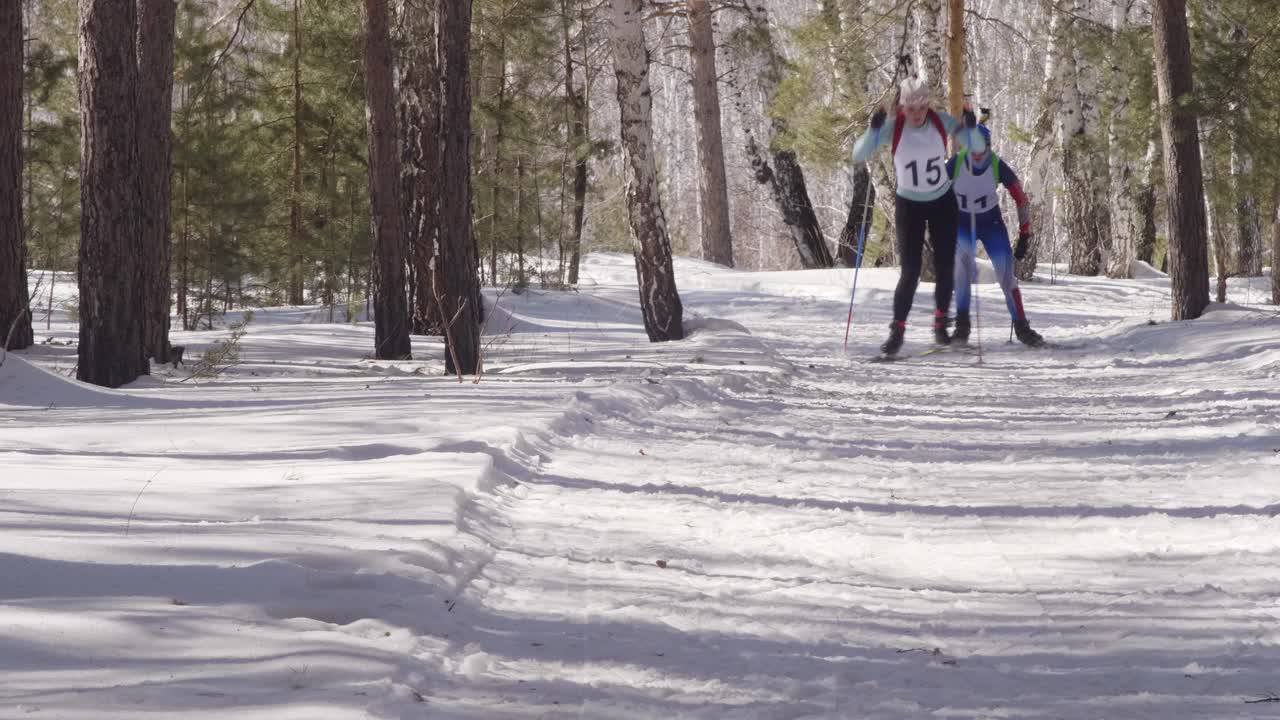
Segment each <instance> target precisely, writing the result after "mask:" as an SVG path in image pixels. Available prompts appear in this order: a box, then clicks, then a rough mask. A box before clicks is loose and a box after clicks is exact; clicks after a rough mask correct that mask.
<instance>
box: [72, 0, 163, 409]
mask: <svg viewBox="0 0 1280 720" xmlns="http://www.w3.org/2000/svg"><path fill="white" fill-rule="evenodd" d="M135 10H136V8H135V4H134V0H81V3H80V60H79V77H80V133H81V139H80V206H81V215H80V268H79V271H80V347H79V364H78V366H77V369H76V377H78V378H79V379H80V380H83V381H85V382H89V383H93V384H95V385H102V386H105V387H119V386H121V385H124V384H125V383H129V382H133V381H134V380H136V379H137V378H138V377H139V376H140V375H145V374H147V372H148V371H149V367H148V364H147V361H146V356H145V355H144V354H143V347H142V322H141V310H142V285H141V283H138V282H137V281H136V277H137V272H138V268H139V251H140V247H139V241H138V216H139V213H140V210H141V208H140V207H139V195H138V133H137V118H136V111H137V101H138V56H137V53H136V50H135V37H136V34H137V24H136V20H137V14H136V12H135Z"/></svg>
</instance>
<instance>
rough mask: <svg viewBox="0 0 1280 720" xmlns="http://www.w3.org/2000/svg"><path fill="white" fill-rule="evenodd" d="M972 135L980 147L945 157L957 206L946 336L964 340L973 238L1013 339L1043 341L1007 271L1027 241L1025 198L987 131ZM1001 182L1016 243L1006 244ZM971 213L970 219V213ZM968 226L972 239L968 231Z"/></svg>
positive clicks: (1035, 343)
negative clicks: (1014, 220) (1013, 216)
mask: <svg viewBox="0 0 1280 720" xmlns="http://www.w3.org/2000/svg"><path fill="white" fill-rule="evenodd" d="M978 134H979V135H980V136H981V137H982V139H983V140H984V141H986V142H985V147H984V149H982V150H979V149H977V147H976V145H977V143H976V142H975V143H974V145H975V147H974V149H972V150H968V151H964V150H961V151H960V152H959V153H958V154H957V155H956V156H955V157H953V158H951V159H950V160H948V161H947V176H948V177H950V178H951V179H952V183H953V185H952V189H953V191H954V192H955V196H956V203H957V206H958V208H959V210H960V222H959V232H958V233H957V236H956V262H955V272H956V278H955V285H956V330H955V334H954V335H953V336H952V338H953V339H954V340H955V341H956V342H957V343H967V342H968V341H969V328H970V324H969V280H970V278H971V277H973V275H974V273H975V272H976V270H977V260H976V259H975V258H976V255H977V253H978V240H981V241H982V246H983V247H984V248H986V251H987V256H988V257H990V258H991V264H992V265H993V266H994V267H995V270H996V277H997V278H998V279H999V282H1000V289H1001V290H1004V302H1005V305H1007V306H1008V308H1009V316H1010V317H1012V318H1013V331H1014V332H1015V333H1016V334H1017V336H1018V340H1020V341H1022V342H1023V343H1024V344H1026V345H1030V346H1032V347H1039V346H1041V345H1043V344H1044V338H1042V337H1040V334H1039V333H1037V332H1036V331H1035V330H1032V329H1031V323H1029V322H1027V313H1026V311H1025V310H1023V308H1022V291H1021V290H1019V289H1018V278H1017V277H1016V276H1015V275H1014V274H1013V261H1014V258H1017V259H1018V260H1021V259H1022V258H1023V257H1024V256H1025V255H1026V254H1027V248H1028V247H1029V246H1030V245H1031V201H1030V200H1028V199H1027V195H1026V193H1024V192H1023V191H1022V185H1021V184H1020V183H1019V182H1018V174H1017V173H1016V172H1014V170H1013V168H1012V167H1009V165H1008V164H1006V163H1005V162H1004V161H1003V160H1001V159H1000V156H999V155H998V154H997V153H996V152H995V151H994V150H987V149H986V148H989V147H990V145H991V131H990V130H989V129H987V126H986V125H979V126H978ZM997 185H1004V187H1005V190H1007V191H1008V192H1009V196H1010V197H1012V198H1013V202H1014V203H1015V204H1016V205H1017V206H1018V245H1017V249H1014V250H1011V249H1010V247H1009V231H1008V230H1007V229H1005V225H1004V219H1003V218H1002V217H1001V216H1000V199H999V197H997V195H996V186H997ZM971 212H972V213H973V215H974V217H973V218H972V221H971V219H970V217H969V215H970V213H971ZM971 225H973V226H974V227H976V230H977V237H976V238H975V237H974V234H973V232H971V231H970V226H971Z"/></svg>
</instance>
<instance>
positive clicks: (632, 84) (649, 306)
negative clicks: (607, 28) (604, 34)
mask: <svg viewBox="0 0 1280 720" xmlns="http://www.w3.org/2000/svg"><path fill="white" fill-rule="evenodd" d="M611 7H612V22H613V37H612V40H613V63H614V73H615V75H616V76H617V79H618V109H619V111H620V113H621V124H622V145H623V148H624V149H625V151H626V165H627V180H628V183H627V217H628V220H629V221H630V224H631V231H632V235H633V238H634V241H635V258H636V277H637V280H638V282H639V286H640V309H641V312H642V313H643V314H644V327H645V331H646V332H647V333H648V335H649V340H650V342H661V341H664V340H680V339H683V338H684V324H683V312H684V310H683V307H682V306H681V303H680V295H679V293H678V292H677V291H676V280H675V271H674V268H673V267H672V262H671V241H670V239H669V238H668V236H667V224H666V218H665V217H664V216H663V213H662V203H661V199H660V196H659V193H658V168H657V163H656V162H655V161H654V156H653V107H652V104H651V103H652V94H651V92H650V89H649V51H648V49H647V48H646V47H645V40H644V26H643V24H642V23H643V20H644V14H643V9H642V6H641V0H611Z"/></svg>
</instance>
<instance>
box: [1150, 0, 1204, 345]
mask: <svg viewBox="0 0 1280 720" xmlns="http://www.w3.org/2000/svg"><path fill="white" fill-rule="evenodd" d="M1151 27H1152V40H1153V45H1154V49H1155V60H1156V89H1157V92H1158V94H1159V98H1160V133H1161V136H1162V137H1163V140H1164V168H1165V172H1164V177H1165V186H1166V191H1167V194H1168V199H1169V275H1170V280H1171V284H1172V286H1173V307H1172V313H1171V314H1172V318H1173V319H1174V320H1191V319H1194V318H1198V317H1200V315H1201V314H1203V313H1204V310H1205V308H1206V307H1208V305H1209V257H1208V244H1207V241H1206V234H1207V229H1206V227H1205V215H1204V178H1203V176H1202V174H1201V168H1200V136H1199V131H1198V129H1197V127H1196V126H1197V119H1196V115H1195V111H1194V109H1192V108H1191V107H1189V105H1188V104H1187V102H1186V101H1187V100H1189V99H1190V98H1191V97H1193V96H1192V81H1191V39H1190V37H1189V34H1188V32H1187V6H1186V0H1154V2H1153V3H1152V13H1151Z"/></svg>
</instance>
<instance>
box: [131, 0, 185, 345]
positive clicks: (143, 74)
mask: <svg viewBox="0 0 1280 720" xmlns="http://www.w3.org/2000/svg"><path fill="white" fill-rule="evenodd" d="M177 10H178V4H177V2H176V1H175V0H138V38H137V43H138V183H139V185H140V197H141V203H142V215H141V217H140V219H139V221H140V225H141V227H140V228H139V230H140V233H141V246H142V247H141V253H140V255H139V258H140V261H141V266H140V267H139V277H140V278H141V280H142V283H143V291H142V293H143V294H142V346H143V351H144V352H145V353H146V355H147V357H149V358H153V359H155V361H156V362H161V363H163V362H168V361H169V310H170V302H171V300H170V297H171V292H170V291H171V287H170V286H171V283H170V280H169V277H170V276H169V270H170V265H171V257H172V248H173V241H172V237H171V234H170V233H171V220H170V208H171V207H172V194H173V193H172V179H173V152H172V147H173V133H172V131H171V129H170V128H171V122H172V116H173V42H174V22H175V19H176V16H177Z"/></svg>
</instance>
